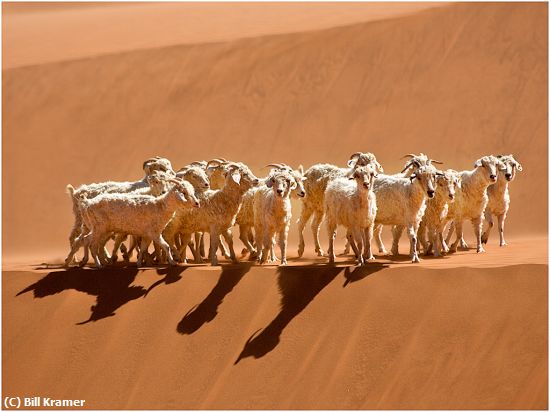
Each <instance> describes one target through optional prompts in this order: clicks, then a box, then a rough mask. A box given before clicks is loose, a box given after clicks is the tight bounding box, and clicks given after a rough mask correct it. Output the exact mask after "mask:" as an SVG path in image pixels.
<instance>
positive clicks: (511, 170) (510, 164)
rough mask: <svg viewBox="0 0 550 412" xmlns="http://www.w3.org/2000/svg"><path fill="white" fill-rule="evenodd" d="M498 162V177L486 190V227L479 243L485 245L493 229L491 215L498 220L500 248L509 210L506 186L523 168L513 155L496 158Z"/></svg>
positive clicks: (503, 244) (504, 242)
mask: <svg viewBox="0 0 550 412" xmlns="http://www.w3.org/2000/svg"><path fill="white" fill-rule="evenodd" d="M497 159H498V160H499V162H500V164H499V177H498V179H497V182H496V183H495V184H494V185H491V186H489V187H488V188H487V196H489V201H488V203H487V207H486V208H485V220H487V223H488V226H487V229H485V232H484V233H483V234H482V235H481V242H482V243H487V240H489V233H490V232H491V228H492V227H493V225H494V223H493V215H495V216H496V217H497V219H498V233H499V235H500V246H505V245H506V241H505V240H504V221H505V220H506V215H507V214H508V209H510V193H509V192H508V184H509V183H510V182H511V181H512V180H514V178H515V177H516V171H518V172H521V171H522V170H523V167H522V166H521V164H520V163H519V162H518V161H517V160H516V159H514V156H513V155H511V154H510V155H508V156H502V155H499V156H497Z"/></svg>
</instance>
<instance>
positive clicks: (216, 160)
mask: <svg viewBox="0 0 550 412" xmlns="http://www.w3.org/2000/svg"><path fill="white" fill-rule="evenodd" d="M211 164H213V165H217V166H221V165H222V162H220V161H219V160H218V159H212V160H209V161H208V162H207V163H206V168H207V169H208V166H210V165H211Z"/></svg>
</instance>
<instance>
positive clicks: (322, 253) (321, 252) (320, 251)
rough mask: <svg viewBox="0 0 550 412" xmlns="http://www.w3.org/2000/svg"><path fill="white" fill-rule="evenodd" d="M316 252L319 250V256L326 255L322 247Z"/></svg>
mask: <svg viewBox="0 0 550 412" xmlns="http://www.w3.org/2000/svg"><path fill="white" fill-rule="evenodd" d="M316 252H317V256H320V257H323V256H325V252H323V250H322V249H319V250H316Z"/></svg>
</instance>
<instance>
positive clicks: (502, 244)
mask: <svg viewBox="0 0 550 412" xmlns="http://www.w3.org/2000/svg"><path fill="white" fill-rule="evenodd" d="M507 244H508V243H506V242H502V243H501V244H500V246H501V247H502V246H506V245H507Z"/></svg>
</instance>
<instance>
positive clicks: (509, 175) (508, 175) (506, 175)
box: [504, 173, 512, 179]
mask: <svg viewBox="0 0 550 412" xmlns="http://www.w3.org/2000/svg"><path fill="white" fill-rule="evenodd" d="M504 176H505V177H506V179H511V178H512V175H511V174H510V173H506V174H505V175H504Z"/></svg>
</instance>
